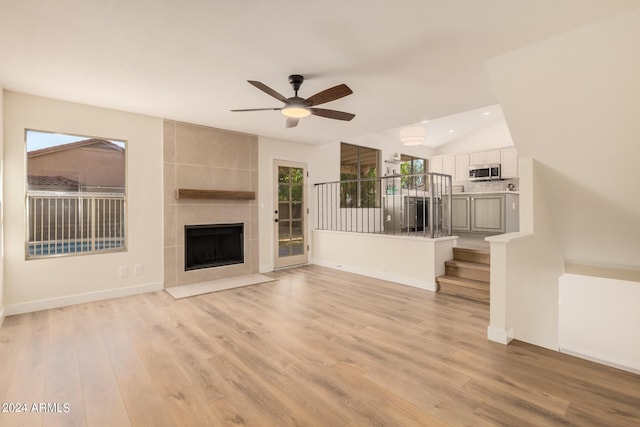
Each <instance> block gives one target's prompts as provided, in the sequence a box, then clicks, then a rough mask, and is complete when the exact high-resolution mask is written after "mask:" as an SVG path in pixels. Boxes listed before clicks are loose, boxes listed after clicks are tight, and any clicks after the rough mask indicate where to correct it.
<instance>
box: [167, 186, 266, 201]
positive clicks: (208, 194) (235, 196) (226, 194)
mask: <svg viewBox="0 0 640 427" xmlns="http://www.w3.org/2000/svg"><path fill="white" fill-rule="evenodd" d="M176 199H177V200H184V199H201V200H255V199H256V193H255V191H228V190H194V189H191V188H178V189H177V190H176Z"/></svg>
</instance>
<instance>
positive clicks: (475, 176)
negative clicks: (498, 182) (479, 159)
mask: <svg viewBox="0 0 640 427" xmlns="http://www.w3.org/2000/svg"><path fill="white" fill-rule="evenodd" d="M491 179H500V163H491V164H487V165H473V166H471V167H470V168H469V181H489V180H491Z"/></svg>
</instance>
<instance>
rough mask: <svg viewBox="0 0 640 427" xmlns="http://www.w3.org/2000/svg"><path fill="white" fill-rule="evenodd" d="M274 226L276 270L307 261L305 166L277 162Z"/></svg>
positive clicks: (275, 169) (275, 165)
mask: <svg viewBox="0 0 640 427" xmlns="http://www.w3.org/2000/svg"><path fill="white" fill-rule="evenodd" d="M274 171H275V190H276V191H275V193H276V200H275V203H274V206H275V211H274V214H275V215H274V224H275V239H274V240H275V243H276V245H275V246H276V247H275V260H274V265H275V267H276V268H281V267H288V266H292V265H297V264H304V263H306V262H307V224H306V218H305V217H306V212H307V209H306V205H305V204H306V194H305V193H306V187H305V175H306V165H304V164H302V163H294V162H285V161H281V160H276V161H275V162H274Z"/></svg>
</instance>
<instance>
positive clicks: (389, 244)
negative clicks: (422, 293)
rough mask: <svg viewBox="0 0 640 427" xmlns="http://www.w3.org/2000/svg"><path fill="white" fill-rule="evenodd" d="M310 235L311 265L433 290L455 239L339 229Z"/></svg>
mask: <svg viewBox="0 0 640 427" xmlns="http://www.w3.org/2000/svg"><path fill="white" fill-rule="evenodd" d="M313 235H314V239H313V250H314V260H313V262H314V264H318V265H322V266H324V267H329V268H334V269H338V270H344V271H349V272H351V273H356V274H362V275H364V276H369V277H375V278H378V279H382V280H389V281H392V282H395V283H401V284H404V285H408V286H413V287H416V288H420V289H426V290H429V291H432V292H435V290H436V289H437V284H436V277H437V276H440V275H442V274H444V262H445V261H446V260H449V259H452V258H453V244H454V242H455V240H456V238H455V237H444V238H440V239H426V238H425V239H423V238H415V237H407V236H389V235H379V234H367V233H349V232H340V231H314V232H313ZM399 254H402V255H399Z"/></svg>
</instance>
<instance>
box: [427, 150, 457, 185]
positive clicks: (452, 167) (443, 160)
mask: <svg viewBox="0 0 640 427" xmlns="http://www.w3.org/2000/svg"><path fill="white" fill-rule="evenodd" d="M429 172H435V173H443V174H445V175H451V176H452V177H453V179H455V174H456V156H453V155H451V156H439V157H432V158H431V161H430V162H429Z"/></svg>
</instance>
